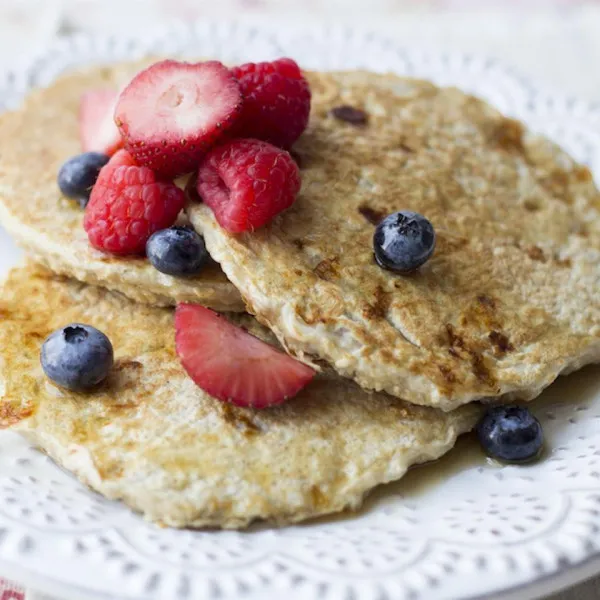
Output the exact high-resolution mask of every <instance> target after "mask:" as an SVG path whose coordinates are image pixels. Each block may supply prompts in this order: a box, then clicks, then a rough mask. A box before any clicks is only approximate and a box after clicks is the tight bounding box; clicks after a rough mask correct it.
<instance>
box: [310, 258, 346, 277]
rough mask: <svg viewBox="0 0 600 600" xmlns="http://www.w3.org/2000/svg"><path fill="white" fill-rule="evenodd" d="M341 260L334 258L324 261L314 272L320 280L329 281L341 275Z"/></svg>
mask: <svg viewBox="0 0 600 600" xmlns="http://www.w3.org/2000/svg"><path fill="white" fill-rule="evenodd" d="M339 260H340V259H339V258H338V257H337V256H334V257H333V258H325V259H323V260H322V261H321V262H320V263H319V264H318V265H317V266H316V267H315V268H314V272H315V275H316V276H317V277H319V279H324V280H325V281H328V280H330V279H333V278H335V277H337V276H338V275H339V270H340V263H339Z"/></svg>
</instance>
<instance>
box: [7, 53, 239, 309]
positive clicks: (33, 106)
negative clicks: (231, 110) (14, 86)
mask: <svg viewBox="0 0 600 600" xmlns="http://www.w3.org/2000/svg"><path fill="white" fill-rule="evenodd" d="M143 66H144V64H142V63H135V64H132V63H129V64H123V65H118V66H114V67H95V68H92V69H89V70H86V71H84V72H77V73H73V74H70V75H67V76H65V77H63V78H61V79H59V80H58V81H57V82H55V83H54V84H53V85H51V86H50V87H49V88H47V89H42V90H37V91H35V92H34V93H33V94H32V95H31V96H30V97H29V98H28V99H27V101H26V103H25V105H24V107H23V108H22V109H21V110H19V111H17V112H12V113H5V114H3V115H2V116H0V224H2V226H4V227H5V228H6V229H7V230H8V231H9V233H11V234H12V235H13V236H14V237H15V239H16V240H17V242H18V243H19V244H20V245H21V246H23V247H24V248H25V249H26V250H28V251H29V252H30V253H31V254H33V255H34V256H35V258H36V260H39V261H40V262H43V263H44V264H46V265H47V266H48V267H50V268H51V269H52V270H53V271H55V272H57V273H61V274H65V275H69V276H72V277H76V278H77V279H79V280H81V281H86V282H88V283H94V284H98V285H103V286H105V287H107V288H109V289H113V290H118V291H120V292H122V293H124V294H125V295H127V296H129V297H130V298H133V299H134V300H138V301H140V302H146V303H150V304H155V305H172V304H175V303H176V302H180V301H191V302H197V303H199V304H203V305H205V306H209V307H211V308H214V309H216V310H229V311H240V310H243V308H244V305H243V303H242V300H241V298H240V295H239V293H238V292H237V291H236V289H235V288H234V287H233V286H232V285H231V283H229V282H228V281H227V278H226V277H225V276H224V275H223V273H222V272H221V270H220V269H219V268H218V266H216V265H214V264H213V265H210V266H209V267H207V268H205V269H204V270H203V271H202V273H201V274H200V275H198V276H197V277H194V278H191V279H182V278H174V277H171V276H169V275H165V274H163V273H160V272H158V271H157V270H156V269H155V268H154V267H152V265H151V264H150V263H149V262H148V261H147V260H145V259H141V258H132V257H124V258H122V257H115V256H111V255H109V254H104V253H102V252H99V251H97V250H95V249H93V248H92V247H91V246H90V245H89V242H88V238H87V235H86V233H85V231H84V230H83V225H82V221H83V211H82V210H81V208H79V206H78V205H77V203H76V202H75V201H73V200H69V199H67V198H64V197H63V196H62V195H61V193H60V191H59V189H58V186H57V183H56V177H57V174H58V170H59V169H60V167H61V165H62V164H63V163H64V162H65V160H67V159H68V158H70V157H71V156H73V155H75V154H79V153H80V152H81V151H82V150H81V146H80V142H79V130H78V122H77V119H78V110H79V99H80V97H81V94H82V93H84V92H85V91H87V90H90V89H93V88H108V89H119V88H120V87H122V86H123V85H124V84H126V83H127V82H128V81H129V79H131V77H132V76H133V75H134V74H135V73H137V72H138V71H139V70H140V69H141V68H142V67H143Z"/></svg>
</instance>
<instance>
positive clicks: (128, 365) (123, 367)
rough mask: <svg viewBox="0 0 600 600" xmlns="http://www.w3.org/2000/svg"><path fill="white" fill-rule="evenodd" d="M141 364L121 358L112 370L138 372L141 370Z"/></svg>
mask: <svg viewBox="0 0 600 600" xmlns="http://www.w3.org/2000/svg"><path fill="white" fill-rule="evenodd" d="M142 366H143V365H142V363H141V362H139V361H137V360H129V359H126V358H122V359H120V360H117V361H116V362H115V365H114V367H113V369H114V370H115V371H128V370H132V371H139V370H140V369H141V368H142Z"/></svg>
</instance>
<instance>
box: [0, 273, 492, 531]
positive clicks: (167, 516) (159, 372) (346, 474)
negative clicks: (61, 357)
mask: <svg viewBox="0 0 600 600" xmlns="http://www.w3.org/2000/svg"><path fill="white" fill-rule="evenodd" d="M0 315H1V317H2V319H1V321H0V426H2V427H5V428H10V429H12V430H15V431H18V432H20V433H22V434H24V435H26V436H27V437H29V438H30V439H31V440H33V441H34V442H35V443H36V444H38V445H39V446H40V447H41V448H42V449H43V450H45V451H46V452H47V453H48V454H49V455H50V456H51V457H52V458H53V459H55V460H56V461H57V462H58V463H60V464H62V465H63V466H64V467H65V468H66V469H68V470H69V471H72V472H73V473H74V474H75V475H76V476H77V477H79V478H80V479H81V480H82V481H83V482H85V483H86V484H88V485H89V486H90V487H92V488H93V489H95V490H97V491H98V492H100V493H101V494H103V495H104V496H106V497H108V498H112V499H120V500H123V501H124V502H125V503H126V504H128V505H129V506H130V507H132V508H133V509H135V510H137V511H139V512H141V513H142V514H143V515H144V516H145V517H146V518H147V519H149V520H151V521H155V522H158V523H162V524H164V525H168V526H174V527H185V526H193V527H200V526H208V525H210V526H216V527H225V528H237V527H244V526H246V525H248V524H249V523H250V522H252V521H254V520H256V519H266V520H269V521H271V522H274V523H277V524H285V523H292V522H296V521H300V520H303V519H307V518H309V517H314V516H318V515H323V514H327V513H332V512H336V511H341V510H343V509H345V508H357V507H358V506H359V505H360V504H361V501H362V499H363V497H364V495H365V494H366V493H367V492H368V491H369V490H370V489H371V488H373V487H374V486H376V485H378V484H380V483H385V482H388V481H392V480H396V479H399V478H401V477H402V476H403V475H404V473H405V472H406V470H407V469H408V467H409V466H410V465H413V464H417V463H422V462H426V461H430V460H434V459H436V458H438V457H440V456H441V455H442V454H444V453H445V452H447V451H448V450H450V448H452V446H453V445H454V442H455V440H456V438H457V436H458V435H459V434H460V433H462V432H465V431H468V430H469V429H471V428H472V427H473V425H474V424H475V422H476V420H477V418H478V415H479V414H480V410H481V409H480V407H479V406H476V405H472V406H468V407H464V408H462V409H459V410H457V411H454V412H451V413H444V412H442V411H438V410H435V409H430V408H424V407H417V406H413V405H409V404H405V403H403V402H401V401H399V400H398V399H396V398H392V397H391V396H388V395H386V394H376V393H369V392H365V391H363V390H361V389H360V388H359V387H358V386H357V385H356V384H354V383H353V382H351V381H348V380H344V379H341V378H339V377H338V376H337V375H335V374H334V373H332V372H325V373H323V374H321V375H319V376H318V377H317V378H316V380H315V381H314V382H313V383H311V384H310V385H309V386H307V387H306V388H305V389H304V390H303V391H302V392H301V393H300V395H298V396H297V397H296V398H294V399H292V400H289V401H288V402H287V403H286V404H284V405H282V406H279V407H275V408H271V409H267V410H262V411H255V410H250V409H241V408H236V407H234V406H231V405H228V404H223V403H221V402H219V401H217V400H215V399H214V398H211V397H209V396H208V395H207V394H205V393H204V392H203V391H202V390H200V389H199V388H198V387H196V386H195V385H194V383H193V382H192V380H191V379H190V378H189V377H188V376H187V375H186V374H185V372H184V371H183V369H182V367H181V366H180V363H179V360H178V358H177V356H176V353H175V344H174V325H173V311H172V310H170V309H166V308H156V307H151V306H148V305H142V304H135V303H133V302H131V301H129V300H128V299H126V298H125V297H124V296H122V295H120V294H118V293H115V292H109V291H107V290H106V289H103V288H100V287H93V286H87V285H85V284H81V283H78V282H75V281H73V280H71V281H67V280H66V279H64V278H60V277H57V276H56V275H54V274H52V273H51V272H50V271H47V270H45V269H43V268H42V267H39V266H33V265H28V266H25V267H23V268H18V269H15V270H13V271H12V272H11V274H10V275H9V277H8V279H7V281H6V283H5V285H4V288H3V289H2V296H1V300H0ZM231 318H232V319H233V320H234V321H235V322H237V323H238V324H240V325H242V326H244V327H245V328H246V329H248V330H250V331H251V332H252V333H254V334H256V335H259V336H260V337H262V338H263V339H265V341H268V342H271V343H275V341H274V337H273V336H272V334H271V333H270V332H269V331H268V330H266V329H265V328H264V327H261V326H260V325H259V324H258V323H257V322H256V321H255V320H254V319H252V318H251V317H249V316H248V315H233V316H232V317H231ZM70 322H83V323H88V324H90V325H94V326H95V327H97V328H99V329H100V330H101V331H103V332H105V333H106V334H107V335H108V336H109V338H110V339H111V341H112V343H113V346H114V349H115V359H116V362H115V367H114V369H113V372H112V374H111V375H110V376H109V379H108V380H107V382H105V383H104V384H103V386H102V387H101V388H100V389H99V390H98V391H96V392H95V393H92V394H77V393H72V392H68V391H66V390H61V389H59V388H57V387H56V386H54V385H53V384H52V383H50V381H49V380H48V379H47V378H46V377H45V376H44V374H43V372H42V369H41V367H40V362H39V353H40V346H41V344H42V342H43V340H44V338H45V337H46V335H48V334H49V333H50V332H51V331H53V330H54V329H57V328H59V327H63V326H65V325H67V324H68V323H70Z"/></svg>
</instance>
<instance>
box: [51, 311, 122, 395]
mask: <svg viewBox="0 0 600 600" xmlns="http://www.w3.org/2000/svg"><path fill="white" fill-rule="evenodd" d="M40 359H41V363H42V369H44V373H46V375H47V376H48V377H49V378H50V379H51V380H52V381H54V383H56V384H57V385H60V386H61V387H64V388H67V389H69V390H73V391H76V392H82V391H85V390H89V389H91V388H93V387H94V386H96V385H98V384H99V383H100V382H101V381H103V380H104V379H105V378H106V376H107V375H108V372H109V371H110V369H111V367H112V364H113V347H112V344H111V343H110V340H109V339H108V338H107V337H106V336H105V335H104V334H103V333H102V332H101V331H98V330H97V329H96V328H95V327H91V326H90V325H82V324H81V323H71V325H67V326H66V327H64V328H63V329H57V330H56V331H55V332H54V333H51V334H50V335H49V336H48V337H47V338H46V340H45V341H44V344H43V345H42V352H41V356H40Z"/></svg>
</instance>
